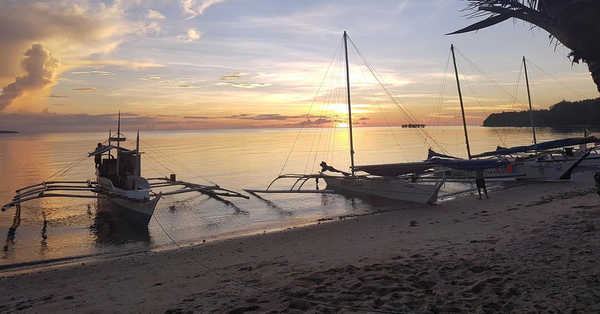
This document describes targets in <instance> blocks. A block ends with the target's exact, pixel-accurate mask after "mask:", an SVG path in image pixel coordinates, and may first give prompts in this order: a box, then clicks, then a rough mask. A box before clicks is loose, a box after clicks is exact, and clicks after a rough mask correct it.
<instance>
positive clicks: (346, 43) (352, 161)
mask: <svg viewBox="0 0 600 314" xmlns="http://www.w3.org/2000/svg"><path fill="white" fill-rule="evenodd" d="M344 51H345V53H346V90H347V91H348V129H349V130H350V171H351V172H352V176H354V140H353V138H352V102H351V101H350V67H349V66H348V33H346V31H344Z"/></svg>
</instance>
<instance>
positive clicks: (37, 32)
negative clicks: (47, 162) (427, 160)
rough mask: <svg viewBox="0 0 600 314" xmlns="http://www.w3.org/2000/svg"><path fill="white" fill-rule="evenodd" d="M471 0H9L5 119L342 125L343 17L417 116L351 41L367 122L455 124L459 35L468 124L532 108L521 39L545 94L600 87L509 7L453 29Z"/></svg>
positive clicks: (552, 98) (4, 40) (97, 124)
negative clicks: (493, 20)
mask: <svg viewBox="0 0 600 314" xmlns="http://www.w3.org/2000/svg"><path fill="white" fill-rule="evenodd" d="M464 7H465V1H462V0H427V1H423V0H396V1H388V0H379V1H364V0H345V1H341V0H340V1H310V0H303V1H284V0H179V1H160V0H122V1H94V0H87V1H86V0H79V1H76V0H73V1H66V0H65V1H60V0H59V1H28V0H4V1H2V2H0V86H1V87H3V92H2V95H0V129H17V130H21V131H42V132H43V131H68V130H90V131H92V130H105V129H107V128H108V127H109V126H110V125H111V124H112V121H113V120H114V116H115V114H116V113H117V112H118V111H121V112H122V113H123V118H124V123H126V124H127V125H128V126H129V127H139V128H142V129H207V128H244V127H295V126H302V125H309V126H331V125H336V126H344V123H345V120H344V119H345V106H344V102H345V101H346V99H345V96H344V90H343V88H344V85H343V67H342V62H341V61H342V59H341V58H340V57H341V54H340V50H339V48H340V45H341V39H342V32H343V31H344V30H347V31H348V32H349V34H350V37H351V38H352V40H353V42H354V43H356V45H357V46H358V48H359V49H360V52H361V54H362V56H364V57H365V58H366V60H367V61H368V62H369V63H370V65H372V66H373V68H374V69H375V70H376V71H377V73H378V74H379V75H380V78H381V79H382V81H383V83H384V84H385V86H386V88H387V91H389V93H390V94H392V95H393V96H394V97H395V99H396V101H397V102H398V103H399V104H401V106H402V107H403V108H404V110H406V111H408V112H409V114H410V115H412V116H413V117H414V119H408V118H407V114H406V113H405V112H403V111H402V110H400V109H399V108H397V107H396V105H395V104H394V103H393V102H392V100H391V99H390V97H389V96H388V95H387V94H386V92H385V91H384V90H383V89H382V88H380V87H379V85H378V84H377V82H376V80H374V79H373V78H372V77H370V76H369V71H368V69H367V68H366V67H365V66H364V64H363V63H362V61H361V59H360V56H358V55H357V54H356V53H355V52H354V51H353V50H351V51H350V59H351V63H352V67H351V70H350V72H351V74H352V79H351V81H352V84H353V85H352V86H353V88H352V93H353V103H354V104H355V105H356V106H355V107H354V108H355V109H354V110H355V111H354V113H355V115H354V117H355V121H357V124H358V125H362V126H385V125H398V124H402V123H406V122H412V121H415V122H421V123H427V124H442V125H446V124H452V125H454V124H458V123H459V116H458V113H459V109H458V107H457V99H456V88H455V82H454V81H453V76H452V75H453V72H452V71H451V70H452V69H451V67H450V66H451V64H448V60H449V59H448V57H449V46H450V44H451V43H454V44H455V45H456V46H457V47H458V49H459V52H460V53H459V58H458V64H459V68H460V72H461V74H462V81H463V82H464V85H465V86H464V94H465V104H466V106H467V107H466V108H465V109H466V111H467V118H468V120H469V123H470V124H481V121H482V120H483V119H484V118H485V117H486V116H487V115H488V114H489V113H491V112H495V111H503V110H505V111H506V110H523V109H525V107H524V106H525V105H524V103H525V101H526V94H525V92H524V85H523V81H524V78H523V77H522V76H521V77H520V76H519V74H520V73H521V72H520V71H521V64H520V62H521V58H522V56H523V55H525V56H526V57H527V58H528V59H529V60H531V65H530V66H529V68H530V75H531V79H532V88H533V92H534V95H533V98H534V105H535V107H536V108H547V107H548V106H550V105H552V104H554V103H556V102H558V101H560V100H563V99H567V100H578V99H584V98H594V97H597V96H598V95H597V91H596V88H595V86H594V85H593V82H592V80H591V77H590V75H589V74H588V70H587V66H586V65H585V64H582V65H577V64H575V65H571V63H570V62H569V60H568V59H567V54H568V52H569V51H568V50H567V49H566V48H564V47H561V46H560V45H559V46H557V47H555V44H554V43H551V42H550V40H549V38H548V34H547V33H545V32H544V31H543V30H539V29H534V30H530V26H529V25H526V24H524V23H521V22H511V21H507V22H504V23H503V24H501V25H498V26H495V27H492V28H490V29H486V30H483V31H479V32H477V33H473V34H466V35H459V36H445V35H444V34H445V33H448V32H451V31H454V30H457V29H459V28H461V27H463V26H466V25H468V24H469V23H471V22H473V20H469V19H467V18H466V17H465V12H461V9H463V8H464ZM463 56H466V58H468V59H465V58H464V57H463ZM332 60H333V62H332ZM330 64H332V66H331V67H330V66H329V65H330ZM328 68H329V69H330V71H329V72H327V69H328ZM326 73H328V74H327V75H325V74H326ZM322 81H323V84H322V85H321V82H322ZM517 82H519V83H520V84H519V85H518V86H516V84H517ZM319 86H321V88H320V89H319Z"/></svg>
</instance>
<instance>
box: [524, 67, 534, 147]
mask: <svg viewBox="0 0 600 314" xmlns="http://www.w3.org/2000/svg"><path fill="white" fill-rule="evenodd" d="M523 69H525V83H526V84H527V99H528V100H529V125H531V132H533V144H537V139H536V137H535V125H533V107H532V106H531V92H530V90H529V75H528V74H527V62H526V61H525V56H523Z"/></svg>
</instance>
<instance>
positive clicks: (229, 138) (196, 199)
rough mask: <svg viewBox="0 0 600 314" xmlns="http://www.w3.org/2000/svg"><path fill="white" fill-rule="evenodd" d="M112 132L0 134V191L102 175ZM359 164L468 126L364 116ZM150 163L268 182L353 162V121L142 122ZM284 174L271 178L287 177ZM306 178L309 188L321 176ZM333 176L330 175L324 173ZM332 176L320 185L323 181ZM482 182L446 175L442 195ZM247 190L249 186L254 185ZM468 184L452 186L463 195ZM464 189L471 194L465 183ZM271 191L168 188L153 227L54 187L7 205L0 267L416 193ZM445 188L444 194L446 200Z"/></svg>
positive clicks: (111, 251) (482, 144)
mask: <svg viewBox="0 0 600 314" xmlns="http://www.w3.org/2000/svg"><path fill="white" fill-rule="evenodd" d="M123 133H124V134H125V136H126V137H127V141H126V142H125V143H123V146H124V147H128V148H135V137H136V133H135V131H134V130H125V131H124V132H123ZM468 134H469V136H470V146H471V147H470V148H471V151H472V152H473V153H477V152H483V151H488V150H494V149H496V147H497V146H514V145H527V144H531V142H532V136H531V130H530V129H528V128H484V127H477V126H470V127H469V133H468ZM107 135H108V134H107V132H102V133H51V134H26V133H25V134H0V203H7V202H9V201H10V200H11V198H12V197H13V195H14V192H15V190H16V189H18V188H19V187H23V186H27V185H32V184H36V183H40V182H42V181H48V180H82V181H86V180H94V179H95V168H94V160H93V158H88V157H87V154H88V153H89V152H91V151H93V150H94V148H95V147H96V145H97V143H99V142H105V141H106V139H107ZM581 135H583V130H571V131H556V130H552V129H549V128H541V129H538V130H537V137H538V141H543V140H551V139H560V138H565V137H571V136H581ZM354 146H355V147H354V149H355V151H356V153H355V163H356V164H357V165H364V164H378V163H395V162H408V161H420V160H423V159H425V158H426V156H427V152H428V149H429V148H432V149H433V150H435V151H436V152H439V153H445V154H450V155H454V156H458V157H465V156H466V145H465V137H464V131H463V128H462V127H457V126H433V127H429V126H428V127H426V128H424V129H406V128H400V127H398V128H389V127H386V128H382V127H360V128H354ZM140 151H142V152H144V153H143V155H142V175H143V176H144V177H166V176H169V175H171V174H175V175H176V177H177V179H178V180H184V181H188V182H193V183H198V184H206V185H213V184H218V185H220V186H222V187H224V188H227V189H231V190H236V191H240V192H242V193H244V191H243V190H244V189H264V188H266V187H267V186H268V185H269V183H270V182H271V181H272V180H273V179H274V178H276V177H277V176H278V175H280V174H288V173H293V174H310V173H317V172H318V171H319V169H320V166H319V164H320V163H321V161H326V162H327V164H329V165H331V166H333V167H335V168H337V169H340V170H344V171H348V169H349V166H350V154H349V136H348V129H347V128H343V127H339V128H304V129H293V128H290V129H232V130H195V131H142V132H140ZM292 184H293V181H290V180H287V181H286V180H281V181H278V182H276V183H275V184H274V185H273V188H276V189H284V188H289V187H290V186H291V185H292ZM314 184H315V183H314V182H307V183H306V185H307V188H314ZM321 185H324V182H321ZM321 188H322V187H321ZM470 188H472V186H471V185H470V184H456V183H454V184H446V186H444V187H443V188H442V194H443V195H454V194H455V193H456V192H460V191H462V190H468V189H470ZM246 194H247V193H246ZM460 195H461V194H458V196H454V197H461V196H460ZM465 195H466V196H462V197H472V195H471V194H468V193H467V194H465ZM263 197H264V199H265V200H261V199H259V198H256V197H254V196H252V195H250V198H249V199H243V198H231V199H230V200H231V201H232V202H233V203H234V204H235V205H236V206H237V207H239V208H240V209H242V211H236V210H235V208H233V207H231V206H228V205H226V204H224V203H222V202H219V201H217V200H214V199H211V198H209V197H207V196H205V195H202V194H200V193H187V194H180V195H173V196H166V197H164V198H162V199H161V200H160V202H159V203H158V206H157V208H156V211H155V213H154V216H153V218H152V220H151V221H150V224H149V226H148V228H147V230H144V229H142V230H140V229H138V228H133V227H131V226H130V225H128V224H127V223H126V222H125V221H123V220H122V219H118V218H117V217H115V216H114V215H112V214H110V211H108V213H107V211H106V210H103V209H102V208H99V206H98V201H97V200H95V199H71V198H44V199H41V200H34V201H30V202H27V203H24V204H23V206H22V211H21V215H20V221H19V223H18V228H17V229H16V232H15V233H14V234H10V233H9V228H10V227H11V226H12V225H13V224H14V223H15V218H16V217H15V209H14V208H9V209H8V210H6V211H5V212H0V242H1V243H2V250H1V251H0V269H10V268H11V267H13V266H14V265H28V264H36V263H44V262H53V261H54V262H56V261H67V260H72V259H75V258H84V257H85V258H90V257H91V258H102V257H112V256H116V255H126V254H135V253H138V252H147V251H160V250H169V249H173V248H177V247H181V246H186V245H196V244H202V243H205V242H210V241H215V240H221V239H226V238H232V237H239V236H245V235H251V234H259V233H263V232H271V231H275V230H284V229H287V228H293V227H297V226H302V225H306V224H314V223H318V222H321V221H328V220H332V219H337V218H338V217H341V216H352V215H362V214H369V213H373V212H377V211H382V210H402V209H403V208H410V207H411V206H414V205H413V204H410V203H402V202H387V201H374V200H368V199H356V198H346V197H344V196H340V195H332V194H265V195H263ZM443 202H444V200H442V202H441V205H439V206H443Z"/></svg>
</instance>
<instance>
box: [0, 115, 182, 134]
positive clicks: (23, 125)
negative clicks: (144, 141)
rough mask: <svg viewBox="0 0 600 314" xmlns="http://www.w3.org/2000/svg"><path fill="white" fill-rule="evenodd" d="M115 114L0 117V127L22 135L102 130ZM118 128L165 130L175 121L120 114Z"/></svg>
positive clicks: (109, 123)
mask: <svg viewBox="0 0 600 314" xmlns="http://www.w3.org/2000/svg"><path fill="white" fill-rule="evenodd" d="M116 123H117V114H97V115H94V114H57V113H51V112H48V111H47V110H46V111H44V112H41V113H29V114H25V113H9V114H0V125H2V126H3V127H4V128H7V129H9V130H19V131H24V132H65V131H104V130H107V129H109V128H111V127H113V126H116ZM121 126H125V128H126V129H129V130H134V129H137V128H140V129H146V130H150V129H169V128H173V127H176V126H177V121H174V120H172V119H169V118H160V117H156V116H145V115H139V114H136V113H121Z"/></svg>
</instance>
